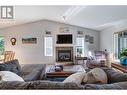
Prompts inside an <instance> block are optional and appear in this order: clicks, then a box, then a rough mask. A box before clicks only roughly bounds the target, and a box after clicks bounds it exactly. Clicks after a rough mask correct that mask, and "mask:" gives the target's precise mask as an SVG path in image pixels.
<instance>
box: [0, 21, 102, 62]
mask: <svg viewBox="0 0 127 95" xmlns="http://www.w3.org/2000/svg"><path fill="white" fill-rule="evenodd" d="M61 26H67V27H69V28H70V33H72V34H73V36H74V37H73V38H74V43H73V45H75V37H76V32H77V31H79V30H80V31H84V36H85V35H86V34H89V35H91V36H94V44H88V43H85V52H86V53H88V50H89V48H90V49H93V50H99V48H100V45H99V32H98V31H94V30H90V29H86V28H81V27H77V26H72V25H67V24H62V23H58V22H54V21H48V20H42V21H37V22H33V23H28V24H23V25H18V26H14V27H8V28H4V29H0V36H4V37H5V50H6V51H9V50H10V51H14V52H15V53H16V58H17V59H18V60H19V62H20V63H21V64H29V63H32V64H33V63H42V64H43V63H47V64H48V63H49V64H51V63H55V46H56V44H55V43H56V34H58V33H59V27H61ZM46 30H48V31H52V36H53V43H54V44H53V47H54V56H53V57H45V56H44V36H45V34H44V33H45V31H46ZM12 37H15V38H16V39H17V42H16V45H15V46H12V45H11V42H10V39H11V38H12ZM23 37H37V44H22V38H23Z"/></svg>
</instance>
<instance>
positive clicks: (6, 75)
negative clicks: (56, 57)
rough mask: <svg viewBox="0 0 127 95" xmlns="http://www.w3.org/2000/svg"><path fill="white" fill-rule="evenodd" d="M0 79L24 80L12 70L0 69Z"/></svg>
mask: <svg viewBox="0 0 127 95" xmlns="http://www.w3.org/2000/svg"><path fill="white" fill-rule="evenodd" d="M0 81H24V80H23V79H22V78H21V77H20V76H18V75H17V74H15V73H13V72H10V71H0Z"/></svg>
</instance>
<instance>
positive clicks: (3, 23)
mask: <svg viewBox="0 0 127 95" xmlns="http://www.w3.org/2000/svg"><path fill="white" fill-rule="evenodd" d="M126 10H127V6H122V5H121V6H116V5H115V6H114V5H112V6H14V19H10V20H5V19H4V20H3V19H0V28H4V27H8V26H13V25H17V24H23V23H28V22H33V21H37V20H43V19H48V20H53V21H58V22H62V23H67V24H72V25H77V26H81V27H86V28H91V29H94V30H99V31H101V30H103V29H106V28H109V27H111V26H115V25H117V24H120V23H124V22H126V21H127V12H126Z"/></svg>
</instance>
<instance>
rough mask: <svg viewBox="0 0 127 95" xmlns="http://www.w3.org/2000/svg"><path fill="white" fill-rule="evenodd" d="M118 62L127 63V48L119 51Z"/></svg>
mask: <svg viewBox="0 0 127 95" xmlns="http://www.w3.org/2000/svg"><path fill="white" fill-rule="evenodd" d="M120 63H121V64H122V65H127V49H123V50H122V51H121V52H120Z"/></svg>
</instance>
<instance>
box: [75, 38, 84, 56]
mask: <svg viewBox="0 0 127 95" xmlns="http://www.w3.org/2000/svg"><path fill="white" fill-rule="evenodd" d="M76 56H84V37H77V38H76Z"/></svg>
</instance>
